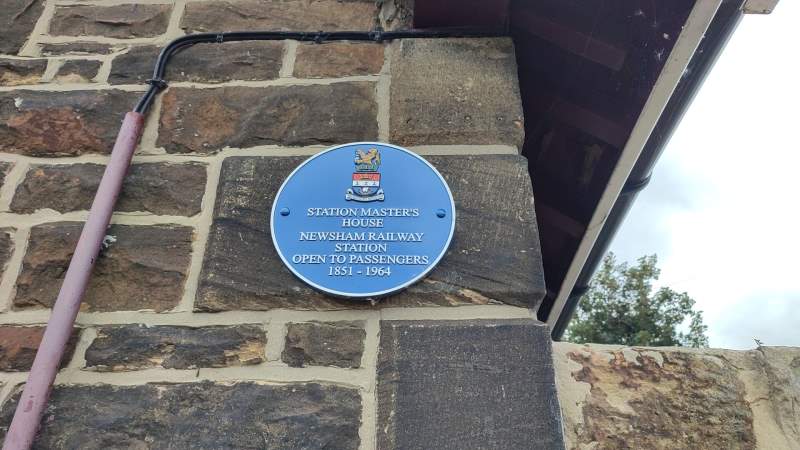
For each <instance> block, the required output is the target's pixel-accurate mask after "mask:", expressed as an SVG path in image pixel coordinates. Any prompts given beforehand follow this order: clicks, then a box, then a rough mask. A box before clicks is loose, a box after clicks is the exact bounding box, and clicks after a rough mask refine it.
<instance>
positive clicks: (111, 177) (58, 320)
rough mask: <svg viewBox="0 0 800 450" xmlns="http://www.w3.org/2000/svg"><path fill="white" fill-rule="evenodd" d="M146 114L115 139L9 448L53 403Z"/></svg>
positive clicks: (24, 445) (25, 442)
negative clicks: (63, 360)
mask: <svg viewBox="0 0 800 450" xmlns="http://www.w3.org/2000/svg"><path fill="white" fill-rule="evenodd" d="M143 124H144V116H143V115H142V114H139V113H137V112H129V113H127V114H126V115H125V120H124V121H123V122H122V128H120V130H119V134H118V135H117V141H116V142H115V143H114V150H113V151H112V152H111V159H110V161H109V162H108V165H107V166H106V170H105V173H104V174H103V178H102V180H101V181H100V186H99V187H98V189H97V194H96V195H95V197H94V201H93V202H92V208H91V210H89V217H88V218H87V219H86V224H85V225H84V226H83V231H82V232H81V237H80V239H79V240H78V244H77V246H76V247H75V253H74V254H73V255H72V260H71V261H70V263H69V268H68V269H67V275H66V276H65V277H64V283H63V284H62V285H61V291H59V293H58V298H57V299H56V303H55V305H53V312H52V314H51V315H50V320H49V321H48V322H47V329H46V330H45V332H44V337H42V342H41V344H40V345H39V350H38V351H37V352H36V359H34V361H33V366H32V367H31V371H30V374H29V375H28V381H27V382H26V383H25V389H24V390H23V391H22V396H21V397H20V399H19V403H18V404H17V411H16V413H15V414H14V419H13V420H12V421H11V426H10V427H9V429H8V433H7V434H6V439H5V442H4V443H3V450H27V449H29V448H30V447H31V445H33V440H34V438H35V437H36V432H37V431H38V429H39V421H40V418H41V417H42V414H43V413H44V409H45V407H46V406H47V400H48V397H50V390H51V387H52V385H53V381H54V380H55V378H56V373H57V372H58V367H59V366H60V365H61V358H62V356H63V355H64V349H65V347H66V345H67V341H68V340H69V337H70V335H71V334H72V327H73V325H74V323H75V317H76V316H77V315H78V310H79V309H80V305H81V299H82V298H83V294H84V292H85V291H86V286H87V285H88V284H89V279H90V277H91V274H92V268H93V267H94V263H95V261H96V260H97V255H98V253H100V246H101V245H102V242H103V238H104V237H105V235H106V230H107V229H108V224H109V222H110V221H111V213H112V212H113V211H114V204H115V203H116V202H117V197H118V196H119V192H120V189H121V188H122V180H123V179H124V178H125V174H126V173H127V172H128V167H129V166H130V163H131V158H132V157H133V152H134V150H135V149H136V144H137V143H138V142H139V137H140V136H141V132H142V126H143Z"/></svg>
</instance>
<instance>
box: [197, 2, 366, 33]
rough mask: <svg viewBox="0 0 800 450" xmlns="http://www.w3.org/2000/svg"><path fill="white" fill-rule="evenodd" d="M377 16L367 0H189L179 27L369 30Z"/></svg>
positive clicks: (211, 29)
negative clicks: (312, 0) (210, 0)
mask: <svg viewBox="0 0 800 450" xmlns="http://www.w3.org/2000/svg"><path fill="white" fill-rule="evenodd" d="M376 18H377V7H376V6H375V2H373V1H370V0H360V1H359V0H356V1H336V0H318V1H314V2H306V1H303V0H283V1H257V0H227V1H214V2H189V3H188V4H187V5H186V12H185V13H184V15H183V19H182V20H181V27H182V28H183V29H184V30H185V31H187V32H198V31H210V32H214V31H239V30H274V31H320V30H325V31H351V30H364V31H369V30H371V29H373V27H374V24H375V20H376Z"/></svg>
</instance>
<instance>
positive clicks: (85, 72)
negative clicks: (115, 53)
mask: <svg viewBox="0 0 800 450" xmlns="http://www.w3.org/2000/svg"><path fill="white" fill-rule="evenodd" d="M102 65H103V63H102V62H101V61H94V60H90V59H75V60H72V61H66V62H65V63H64V64H62V65H61V67H59V68H58V72H56V76H55V78H54V81H56V82H57V83H90V82H91V81H92V80H93V79H94V77H96V76H97V72H98V71H99V70H100V66H102Z"/></svg>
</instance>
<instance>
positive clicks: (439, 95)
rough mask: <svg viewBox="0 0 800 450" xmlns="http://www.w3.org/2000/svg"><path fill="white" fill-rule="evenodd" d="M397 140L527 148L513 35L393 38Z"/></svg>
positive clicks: (393, 110) (393, 124)
mask: <svg viewBox="0 0 800 450" xmlns="http://www.w3.org/2000/svg"><path fill="white" fill-rule="evenodd" d="M393 45H394V46H395V47H394V49H393V52H392V63H391V67H392V84H391V106H390V113H389V117H390V131H389V132H390V136H391V142H393V143H395V144H398V145H423V144H424V145H431V144H505V145H512V146H516V147H517V148H522V142H523V138H524V127H523V115H522V102H521V100H520V95H519V83H518V81H517V66H516V61H515V57H514V46H513V44H512V43H511V39H510V38H496V39H407V40H402V41H399V42H395V43H394V44H393Z"/></svg>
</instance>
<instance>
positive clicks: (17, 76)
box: [0, 58, 47, 86]
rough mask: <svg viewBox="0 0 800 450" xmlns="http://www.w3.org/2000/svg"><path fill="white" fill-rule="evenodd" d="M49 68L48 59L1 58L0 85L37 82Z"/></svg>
mask: <svg viewBox="0 0 800 450" xmlns="http://www.w3.org/2000/svg"><path fill="white" fill-rule="evenodd" d="M45 69H47V60H46V59H7V58H0V86H18V85H21V84H36V83H38V82H40V81H41V80H42V75H44V71H45Z"/></svg>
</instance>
